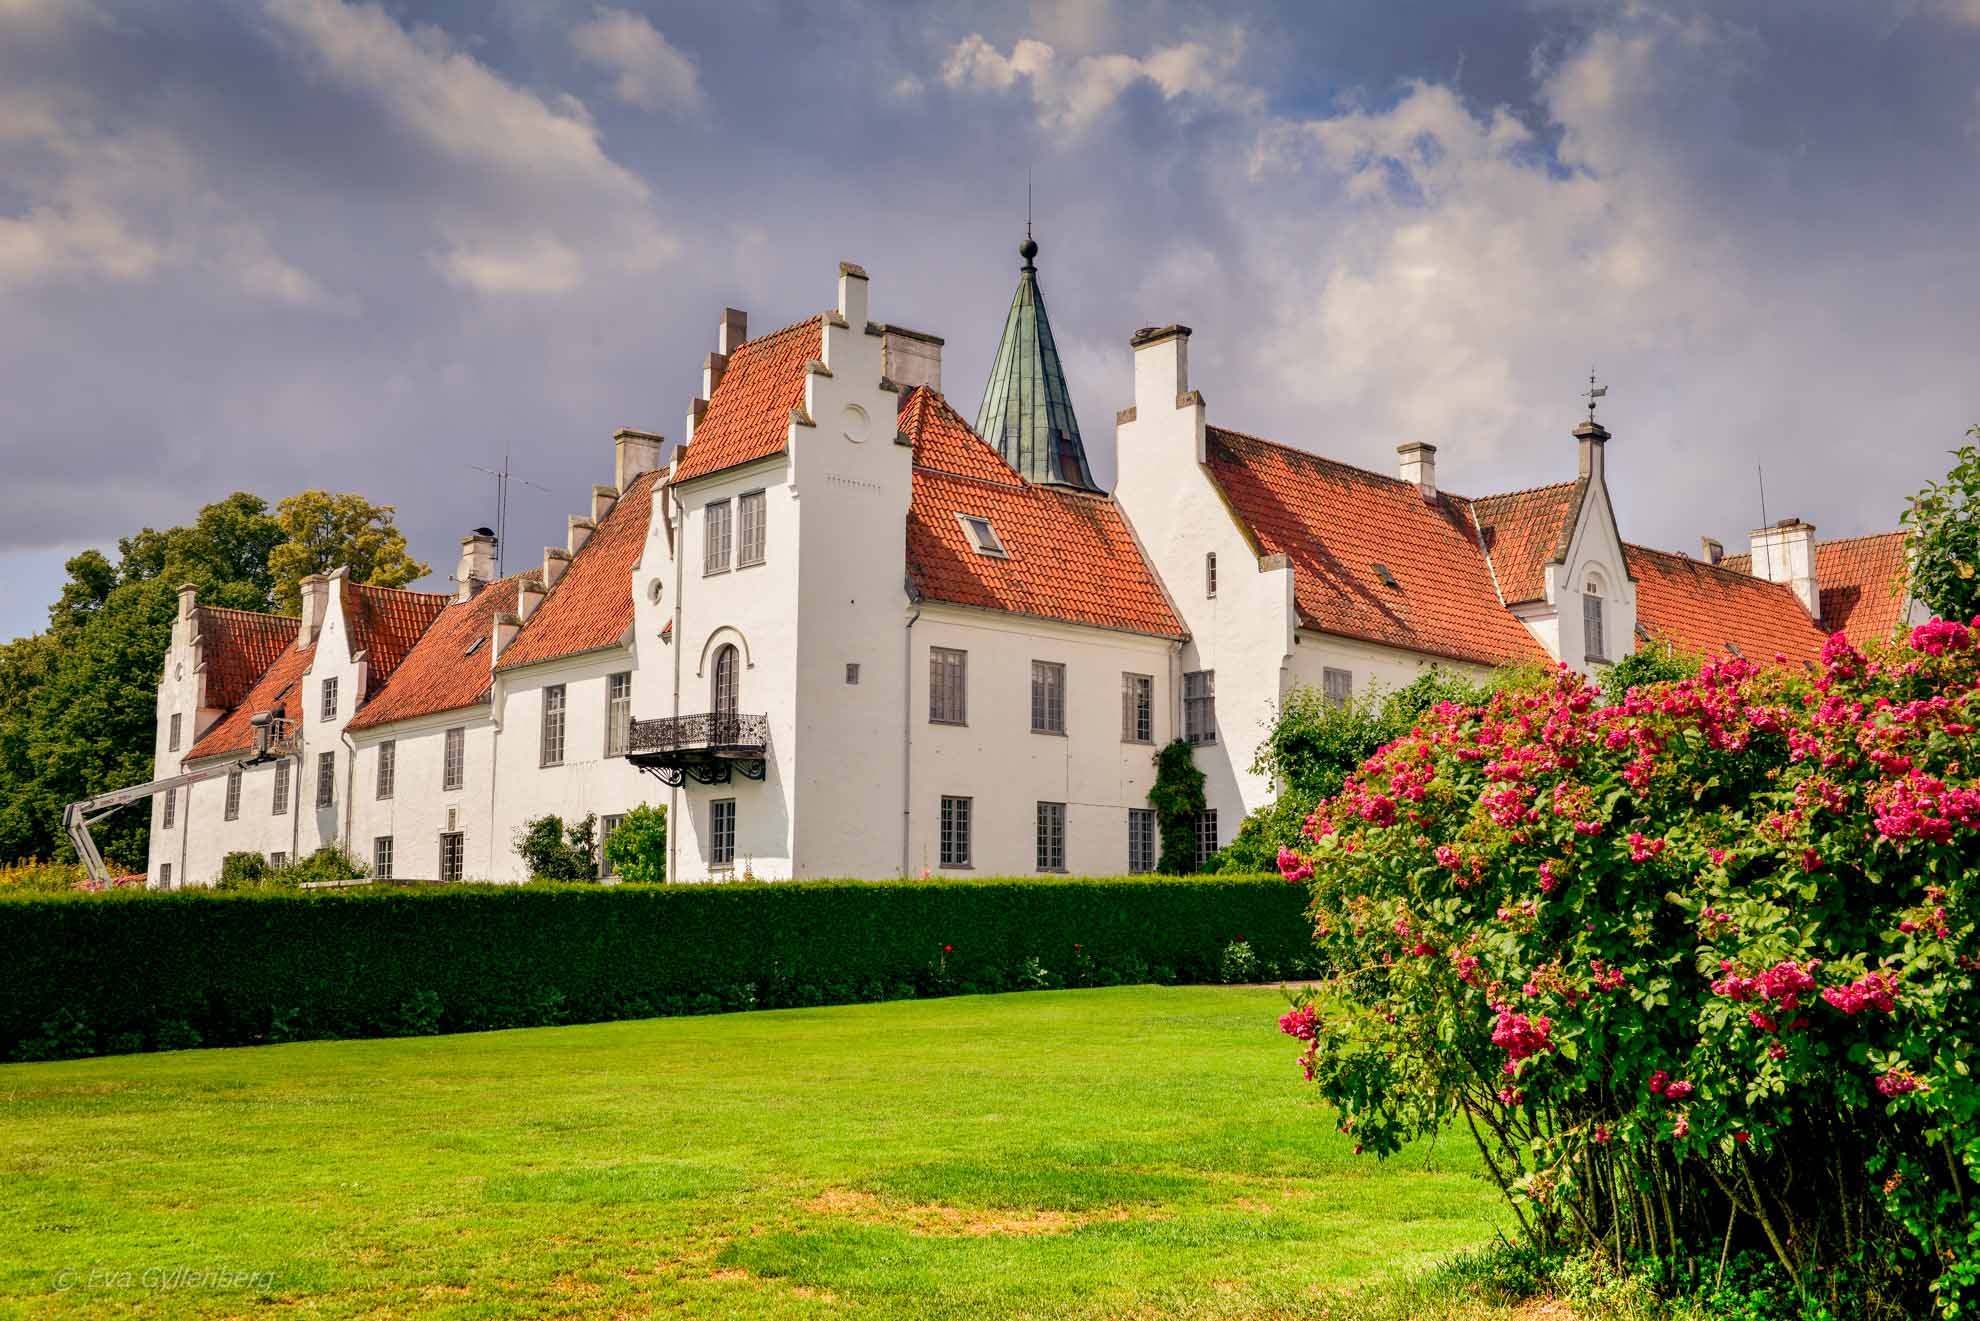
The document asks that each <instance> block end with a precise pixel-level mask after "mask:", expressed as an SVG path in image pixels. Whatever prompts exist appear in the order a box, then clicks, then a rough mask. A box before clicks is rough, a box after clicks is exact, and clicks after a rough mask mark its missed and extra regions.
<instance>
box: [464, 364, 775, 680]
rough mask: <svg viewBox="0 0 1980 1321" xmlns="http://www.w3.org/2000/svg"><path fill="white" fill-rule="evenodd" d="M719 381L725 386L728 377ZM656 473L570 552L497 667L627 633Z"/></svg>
mask: <svg viewBox="0 0 1980 1321" xmlns="http://www.w3.org/2000/svg"><path fill="white" fill-rule="evenodd" d="M740 352H741V351H740V350H738V356H740ZM722 384H723V386H724V387H726V386H727V385H728V382H727V381H726V380H724V381H723V383H722ZM717 393H720V391H717ZM699 443H700V442H699V441H697V442H696V444H699ZM660 476H661V475H660V474H659V473H657V472H647V473H641V474H640V475H639V476H638V477H636V478H634V479H633V482H632V485H631V486H629V487H627V488H626V490H625V491H624V492H623V493H622V494H621V495H620V496H619V499H618V503H616V504H614V505H613V506H612V509H611V512H610V513H608V514H606V515H605V517H604V519H603V520H602V521H601V522H600V523H599V524H598V526H597V528H596V529H595V530H593V532H592V534H591V536H590V537H589V538H588V539H587V540H586V541H585V543H584V545H583V546H582V547H580V548H579V549H578V553H577V554H575V555H573V556H572V557H571V562H570V564H569V565H568V566H566V567H565V569H564V573H563V576H562V577H560V578H558V579H557V585H556V586H555V587H552V588H551V589H550V594H549V595H548V596H546V597H544V598H543V603H542V604H541V605H539V606H537V607H536V613H534V614H532V615H531V616H530V617H529V622H528V623H526V624H524V625H523V628H522V632H520V633H518V634H516V640H515V641H514V642H511V643H510V644H509V649H508V650H507V651H505V652H503V653H502V659H501V661H500V662H499V663H498V664H497V665H496V667H495V668H497V669H499V670H513V669H515V668H516V667H517V666H520V665H534V664H536V663H537V662H539V661H547V660H556V659H557V658H558V657H560V656H575V655H577V654H578V653H579V652H582V651H596V650H597V649H598V648H600V647H610V646H615V645H617V643H618V642H619V640H620V639H621V638H623V637H625V635H626V630H627V629H629V628H631V627H632V622H633V597H632V571H633V566H634V565H635V564H637V563H639V556H640V551H641V550H642V549H644V547H645V545H646V524H647V519H648V517H649V515H650V514H651V513H652V511H653V493H654V490H655V489H656V488H657V486H658V485H659V482H660Z"/></svg>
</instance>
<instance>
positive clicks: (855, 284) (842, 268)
mask: <svg viewBox="0 0 1980 1321" xmlns="http://www.w3.org/2000/svg"><path fill="white" fill-rule="evenodd" d="M839 315H840V316H842V317H844V318H845V319H846V325H847V326H848V327H850V328H851V329H853V330H855V331H864V330H865V329H866V268H865V267H863V266H855V265H853V263H851V262H849V261H842V262H840V263H839Z"/></svg>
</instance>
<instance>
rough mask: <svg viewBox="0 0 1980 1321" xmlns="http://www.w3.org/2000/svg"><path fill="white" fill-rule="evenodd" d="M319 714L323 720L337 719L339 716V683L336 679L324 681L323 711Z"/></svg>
mask: <svg viewBox="0 0 1980 1321" xmlns="http://www.w3.org/2000/svg"><path fill="white" fill-rule="evenodd" d="M317 714H318V717H319V718H320V719H323V720H330V719H334V718H335V716H336V714H337V681H336V680H335V679H325V680H324V681H323V709H322V711H320V712H318V713H317Z"/></svg>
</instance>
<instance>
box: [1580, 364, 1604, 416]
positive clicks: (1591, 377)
mask: <svg viewBox="0 0 1980 1321" xmlns="http://www.w3.org/2000/svg"><path fill="white" fill-rule="evenodd" d="M1608 394H1609V387H1608V386H1606V385H1597V384H1595V369H1594V368H1593V367H1590V368H1589V369H1588V391H1587V393H1586V394H1584V395H1582V396H1581V397H1582V398H1583V399H1586V400H1587V401H1588V420H1589V421H1590V422H1593V421H1594V420H1595V401H1596V400H1597V399H1605V398H1607V397H1608Z"/></svg>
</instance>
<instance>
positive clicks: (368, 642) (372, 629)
mask: <svg viewBox="0 0 1980 1321" xmlns="http://www.w3.org/2000/svg"><path fill="white" fill-rule="evenodd" d="M453 599H454V598H453V597H451V596H449V595H447V594H446V593H444V592H408V591H403V590H401V589H399V588H397V587H372V586H370V585H368V584H365V583H354V582H350V581H346V582H345V583H344V620H345V622H346V623H347V624H348V625H349V627H350V632H351V655H353V656H356V655H357V654H358V653H360V652H363V653H364V655H365V658H366V670H367V679H366V682H365V693H364V697H365V699H366V700H369V699H370V698H372V697H375V696H376V695H377V694H378V690H379V689H381V688H383V687H384V686H385V681H386V680H387V679H390V678H391V677H392V672H393V671H394V670H396V669H398V668H399V662H401V661H403V660H404V659H405V658H406V655H407V653H409V652H411V651H412V649H413V646H414V644H416V643H417V642H418V641H419V639H420V637H421V635H423V634H424V633H425V632H426V630H427V629H429V628H431V627H433V621H434V620H436V619H438V618H439V617H440V612H441V611H442V610H445V609H446V608H447V605H448V603H449V602H450V601H452V600H453Z"/></svg>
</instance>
